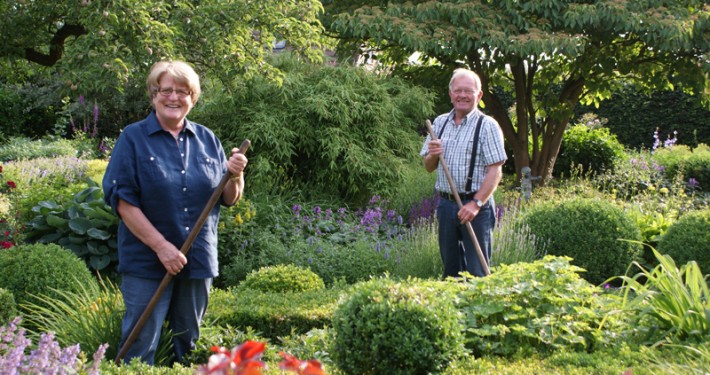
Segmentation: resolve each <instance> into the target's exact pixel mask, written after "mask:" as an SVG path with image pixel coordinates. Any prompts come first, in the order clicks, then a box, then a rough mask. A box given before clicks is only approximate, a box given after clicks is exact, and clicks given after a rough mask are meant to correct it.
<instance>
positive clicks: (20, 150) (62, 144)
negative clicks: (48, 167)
mask: <svg viewBox="0 0 710 375" xmlns="http://www.w3.org/2000/svg"><path fill="white" fill-rule="evenodd" d="M59 156H71V157H76V156H77V152H76V149H74V146H73V144H72V142H71V141H69V140H66V139H59V140H56V141H47V140H36V141H34V140H31V139H29V138H23V137H13V138H11V139H9V140H8V141H7V143H4V144H3V145H0V161H3V162H6V161H10V160H31V159H37V158H42V157H44V158H55V157H59Z"/></svg>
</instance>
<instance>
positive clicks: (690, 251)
mask: <svg viewBox="0 0 710 375" xmlns="http://www.w3.org/2000/svg"><path fill="white" fill-rule="evenodd" d="M708 249H710V210H707V209H706V210H704V211H698V212H691V213H687V214H685V215H683V216H681V218H680V219H678V221H676V222H674V223H673V224H672V225H671V226H670V227H669V228H668V231H667V232H666V233H665V234H664V235H663V237H661V240H660V241H659V243H658V251H659V252H660V253H662V254H667V255H668V256H670V257H671V258H673V259H674V260H675V261H676V262H678V263H679V264H685V263H687V262H690V261H695V262H696V263H697V264H698V267H700V269H701V270H702V271H703V272H704V273H706V274H707V273H710V251H708Z"/></svg>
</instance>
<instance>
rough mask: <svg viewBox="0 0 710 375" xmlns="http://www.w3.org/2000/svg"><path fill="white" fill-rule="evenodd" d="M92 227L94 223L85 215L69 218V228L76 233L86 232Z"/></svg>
mask: <svg viewBox="0 0 710 375" xmlns="http://www.w3.org/2000/svg"><path fill="white" fill-rule="evenodd" d="M93 227H94V225H93V224H92V223H91V220H89V219H87V218H85V217H77V218H74V219H71V220H69V228H71V230H72V231H74V233H76V234H82V235H83V234H86V232H87V231H88V230H89V229H91V228H93Z"/></svg>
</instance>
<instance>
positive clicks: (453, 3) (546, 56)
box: [323, 0, 710, 177]
mask: <svg viewBox="0 0 710 375" xmlns="http://www.w3.org/2000/svg"><path fill="white" fill-rule="evenodd" d="M324 6H325V9H326V14H325V16H324V17H323V23H324V25H325V27H326V29H327V30H328V31H329V32H331V33H332V34H333V35H334V36H337V37H340V38H341V44H340V47H341V48H348V47H349V48H350V49H351V51H352V48H353V47H354V48H357V49H362V48H364V49H366V50H368V49H371V50H374V51H377V53H378V57H379V58H380V59H381V60H382V61H383V62H385V63H390V64H392V65H398V64H399V65H401V64H402V63H403V62H405V61H406V59H407V58H409V57H410V56H411V55H412V54H413V53H414V52H419V53H421V60H422V61H425V62H432V61H435V62H436V63H438V64H440V65H443V66H446V67H449V68H453V67H455V66H461V65H463V66H466V67H469V68H470V69H472V70H474V71H475V72H477V73H478V74H479V75H480V77H481V80H482V90H483V105H484V106H485V109H486V110H487V111H488V112H489V113H490V114H491V115H492V116H493V117H495V119H496V120H497V121H498V123H499V124H500V126H501V128H502V130H503V134H504V135H505V138H506V140H507V142H508V145H509V146H510V147H511V149H512V151H513V157H514V160H515V169H516V171H518V173H519V171H520V170H521V168H522V167H524V166H529V167H530V168H531V169H532V172H533V174H534V175H537V176H546V177H549V176H550V174H551V172H552V169H553V167H554V164H555V158H556V156H557V154H558V152H559V148H560V144H561V142H562V134H563V133H564V130H565V128H566V127H567V124H568V123H569V120H570V118H571V116H572V115H573V111H574V108H575V106H576V105H578V104H579V103H580V102H581V103H594V104H598V103H599V102H600V101H601V100H603V99H606V98H608V97H610V95H611V93H612V91H613V89H614V88H616V87H618V86H619V85H620V84H621V82H622V81H623V80H626V81H631V82H636V83H639V84H641V85H644V86H645V87H648V88H654V89H658V88H664V89H667V88H672V87H679V88H682V89H683V90H685V91H686V92H690V93H695V94H702V95H705V97H706V98H707V97H708V96H709V95H708V94H710V89H709V87H710V85H709V84H708V83H709V81H710V60H709V59H710V56H709V55H708V46H709V45H710V42H709V41H710V28H709V26H710V7H709V6H708V5H706V4H705V3H704V2H703V1H691V0H679V1H661V0H658V1H653V0H646V1H643V0H635V1H634V0H596V1H595V0H578V1H571V0H566V1H565V0H537V1H530V0H528V1H521V0H496V1H491V0H406V1H405V0H354V1H350V2H347V3H345V2H341V1H335V0H326V1H324ZM342 55H349V54H348V53H342ZM445 85H446V82H442V83H441V86H442V87H443V86H445ZM496 88H502V89H503V92H506V93H509V94H511V95H512V96H513V98H514V102H515V105H514V108H513V109H512V110H509V108H508V107H507V106H506V105H505V104H504V103H505V99H504V98H503V97H501V95H500V94H499V93H500V90H497V89H496Z"/></svg>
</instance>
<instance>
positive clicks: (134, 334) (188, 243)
mask: <svg viewBox="0 0 710 375" xmlns="http://www.w3.org/2000/svg"><path fill="white" fill-rule="evenodd" d="M250 145H251V141H249V140H248V139H245V140H244V142H242V144H241V146H239V152H240V153H242V154H245V153H246V152H247V150H248V149H249V146H250ZM231 177H232V173H231V172H229V171H227V173H225V174H224V176H223V177H222V180H220V182H219V185H217V188H215V190H214V191H213V192H212V196H210V199H209V200H208V201H207V204H206V205H205V208H203V209H202V213H201V214H200V216H199V217H198V218H197V222H196V223H195V225H194V226H193V227H192V230H191V231H190V233H189V234H188V235H187V239H186V240H185V243H183V244H182V247H181V248H180V251H181V252H182V253H183V254H187V252H188V251H190V248H191V247H192V243H193V242H194V241H195V238H197V235H198V234H199V233H200V230H202V226H203V225H204V224H205V221H206V220H207V217H208V216H209V214H210V211H212V209H213V208H214V206H215V204H217V200H218V199H219V198H220V196H221V195H222V191H223V190H224V187H225V185H227V181H229V179H230V178H231ZM172 279H173V275H171V274H169V273H166V274H165V277H163V280H162V281H161V282H160V285H158V289H156V290H155V293H154V294H153V297H151V299H150V301H149V302H148V305H147V306H146V307H145V310H143V314H141V316H140V318H139V319H138V321H137V322H136V325H135V326H134V327H133V330H131V333H130V334H129V335H128V337H127V338H126V342H124V343H123V346H122V347H121V350H120V351H119V352H118V355H116V364H117V365H120V364H121V360H123V357H125V356H126V353H127V352H128V349H130V347H131V345H133V342H134V341H136V338H138V334H139V333H140V332H141V330H142V329H143V326H144V325H145V323H146V321H147V320H148V317H150V314H152V313H153V310H154V309H155V305H156V303H158V300H159V299H160V296H161V295H162V294H163V291H165V288H167V287H168V284H170V282H171V281H172Z"/></svg>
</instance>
